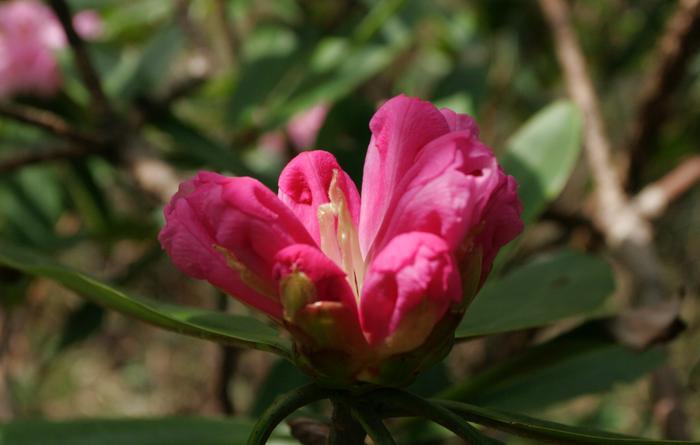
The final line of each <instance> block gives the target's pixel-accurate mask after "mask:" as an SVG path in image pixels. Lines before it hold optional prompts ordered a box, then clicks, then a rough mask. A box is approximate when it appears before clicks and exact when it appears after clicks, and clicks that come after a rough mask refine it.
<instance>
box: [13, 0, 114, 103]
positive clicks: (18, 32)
mask: <svg viewBox="0 0 700 445" xmlns="http://www.w3.org/2000/svg"><path fill="white" fill-rule="evenodd" d="M73 24H74V26H75V28H76V31H77V32H78V33H79V34H80V35H81V36H82V37H84V38H88V39H94V38H97V37H99V36H100V35H101V33H102V22H101V20H100V17H99V16H98V15H97V13H96V12H94V11H82V12H79V13H78V14H76V15H75V17H74V18H73ZM66 44H67V41H66V35H65V34H64V32H63V28H61V24H60V23H59V22H58V19H57V18H56V16H54V14H53V12H52V11H51V9H50V8H49V7H48V6H46V5H45V4H43V3H42V2H39V1H35V0H11V1H8V2H4V3H0V98H2V97H7V96H11V95H14V94H18V93H24V94H33V95H40V96H42V95H43V96H48V95H51V94H54V93H55V92H56V91H57V90H58V89H59V88H60V86H61V82H62V79H61V73H60V70H59V67H58V62H57V60H56V55H55V51H56V50H59V49H61V48H64V47H65V46H66Z"/></svg>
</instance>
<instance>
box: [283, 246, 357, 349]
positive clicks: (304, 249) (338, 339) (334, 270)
mask: <svg viewBox="0 0 700 445" xmlns="http://www.w3.org/2000/svg"><path fill="white" fill-rule="evenodd" d="M275 260H276V266H275V276H276V278H277V280H278V282H279V283H280V292H281V299H282V304H283V306H284V308H285V318H286V319H287V321H288V322H289V323H290V324H291V326H290V329H292V331H294V330H295V329H300V330H301V331H303V333H304V335H303V336H301V338H300V339H298V340H301V341H302V342H303V341H304V338H306V339H307V340H310V345H308V346H309V347H311V348H313V349H322V348H332V349H337V350H344V351H347V352H349V353H351V354H360V353H361V352H362V350H364V349H366V346H367V344H366V341H365V339H364V336H363V335H362V331H361V329H360V325H359V321H358V316H357V302H356V300H355V295H354V294H353V292H352V290H351V288H350V285H349V284H348V280H347V276H346V274H345V272H343V270H342V269H340V268H339V267H338V265H336V264H335V262H333V261H332V260H331V259H329V258H328V257H327V256H325V255H324V254H323V253H322V252H321V251H320V250H318V248H316V247H313V246H309V245H307V244H294V245H291V246H288V247H286V248H285V249H283V250H281V251H280V252H279V253H278V254H277V256H276V258H275ZM288 280H290V281H291V282H292V284H291V286H289V289H288V290H287V289H286V288H287V285H286V283H288V282H289V281H288ZM308 287H311V289H308Z"/></svg>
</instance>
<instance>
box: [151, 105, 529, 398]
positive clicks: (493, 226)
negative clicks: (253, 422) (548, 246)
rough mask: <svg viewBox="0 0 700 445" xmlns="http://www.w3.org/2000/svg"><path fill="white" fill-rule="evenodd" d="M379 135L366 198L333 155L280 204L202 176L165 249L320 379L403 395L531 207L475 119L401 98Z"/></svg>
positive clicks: (378, 124)
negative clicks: (286, 342)
mask: <svg viewBox="0 0 700 445" xmlns="http://www.w3.org/2000/svg"><path fill="white" fill-rule="evenodd" d="M370 129H371V130H372V140H371V141H370V145H369V148H368V151H367V158H366V161H365V169H364V178H363V182H362V198H361V199H360V194H359V193H358V192H357V189H356V187H355V184H354V183H353V182H352V180H351V179H350V177H349V176H348V175H347V174H346V173H345V172H344V171H343V170H342V169H341V167H340V166H339V165H338V163H337V161H336V159H335V158H334V157H333V156H332V155H331V154H330V153H327V152H323V151H310V152H305V153H302V154H300V155H299V156H297V157H296V158H294V159H293V160H292V161H291V162H290V163H289V164H288V165H287V167H286V168H285V169H284V171H283V172H282V174H281V175H280V180H279V193H278V196H275V195H274V194H273V193H272V192H271V191H269V190H267V189H265V188H264V187H263V186H262V185H261V184H260V183H258V182H256V181H254V180H252V179H250V178H225V177H222V176H219V175H216V174H213V173H200V174H199V175H198V176H197V177H196V178H195V179H194V180H192V181H190V182H187V183H185V184H183V185H182V186H181V190H180V192H178V194H176V195H175V197H174V198H173V201H172V202H171V203H170V204H169V205H168V207H166V210H165V214H166V221H167V224H166V227H165V228H164V229H163V232H162V233H161V237H160V239H161V243H162V244H163V247H164V248H165V249H166V250H167V251H168V253H169V254H170V255H171V257H172V258H173V262H174V263H175V264H176V265H177V266H178V267H180V268H181V269H182V270H183V271H185V272H186V273H188V274H190V275H192V276H194V277H195V278H200V279H206V280H208V281H209V282H211V283H212V284H214V285H216V286H218V287H220V288H221V289H223V290H225V291H227V292H229V293H231V294H232V295H235V296H236V297H238V298H240V299H241V300H242V301H244V302H246V303H248V304H250V305H252V306H254V307H256V308H258V309H261V310H263V311H264V312H266V313H267V314H268V315H270V316H271V317H272V318H273V319H275V320H276V321H277V322H279V323H281V324H283V325H284V326H285V327H286V328H287V329H288V330H289V332H290V333H291V334H292V337H293V339H294V342H295V351H296V354H297V360H298V361H299V363H300V364H301V365H302V366H303V367H304V368H305V369H307V370H308V371H309V372H310V373H312V374H313V375H315V376H316V377H317V378H319V379H325V380H329V381H331V382H336V383H338V382H341V383H352V382H357V381H365V382H374V383H384V384H395V385H401V384H405V383H407V382H408V381H410V379H411V378H412V377H413V376H414V375H415V373H416V372H418V371H419V370H420V369H423V368H425V367H426V366H428V365H430V364H432V363H433V362H434V361H435V360H438V359H440V358H441V357H442V356H443V355H444V354H446V353H447V351H448V350H449V348H450V347H451V344H452V341H453V335H454V329H455V327H456V326H457V324H458V323H459V320H460V318H461V316H462V315H463V313H464V310H465V308H466V307H467V306H468V304H469V303H470V302H471V300H472V299H473V297H474V295H475V294H476V292H477V291H478V289H479V288H480V287H481V285H482V284H483V282H484V280H485V279H486V277H487V276H488V273H489V271H490V269H491V265H492V263H493V260H494V258H495V256H496V254H497V252H498V250H499V249H500V248H501V247H502V246H503V245H505V244H506V243H507V242H509V241H510V240H512V239H513V238H514V237H516V236H517V235H518V234H519V233H520V232H521V231H522V228H523V224H522V221H521V220H520V213H521V211H522V206H521V205H520V201H519V200H518V197H517V190H516V189H517V185H516V183H515V180H514V179H513V178H512V177H510V176H507V175H506V174H505V173H504V172H503V171H502V169H501V168H500V166H499V165H498V163H497V161H496V158H495V157H494V155H493V153H492V152H491V150H490V149H489V148H487V147H486V146H485V145H484V144H483V143H481V142H480V141H479V139H478V129H477V127H476V124H475V123H474V121H473V119H471V118H470V117H468V116H464V115H459V114H456V113H454V112H452V111H450V110H438V109H437V108H435V107H434V106H433V105H431V104H430V103H428V102H423V101H420V100H418V99H413V98H409V97H405V96H398V97H395V98H393V99H391V100H389V101H387V102H386V103H385V104H384V105H383V106H382V107H381V108H380V109H379V110H378V111H377V113H376V114H375V116H374V118H373V119H372V121H371V122H370Z"/></svg>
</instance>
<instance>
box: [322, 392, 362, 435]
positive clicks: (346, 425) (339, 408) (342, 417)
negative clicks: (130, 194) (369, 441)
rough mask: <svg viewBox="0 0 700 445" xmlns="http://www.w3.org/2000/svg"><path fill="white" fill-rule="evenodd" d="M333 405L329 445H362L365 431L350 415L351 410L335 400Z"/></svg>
mask: <svg viewBox="0 0 700 445" xmlns="http://www.w3.org/2000/svg"><path fill="white" fill-rule="evenodd" d="M331 401H332V403H333V416H332V418H331V436H330V440H329V442H328V443H329V445H364V443H365V430H364V429H363V428H362V425H361V424H360V422H358V421H357V419H355V417H353V415H352V409H351V408H350V407H349V406H348V405H346V404H345V403H343V402H342V401H339V400H337V399H332V400H331Z"/></svg>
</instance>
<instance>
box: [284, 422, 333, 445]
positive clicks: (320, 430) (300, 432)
mask: <svg viewBox="0 0 700 445" xmlns="http://www.w3.org/2000/svg"><path fill="white" fill-rule="evenodd" d="M287 425H289V430H290V434H291V435H292V437H294V438H295V439H296V440H298V441H299V442H300V443H301V444H303V445H327V444H328V436H330V431H331V428H330V425H328V424H327V423H322V422H319V421H318V420H315V419H309V418H306V417H297V418H295V419H289V420H287Z"/></svg>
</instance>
